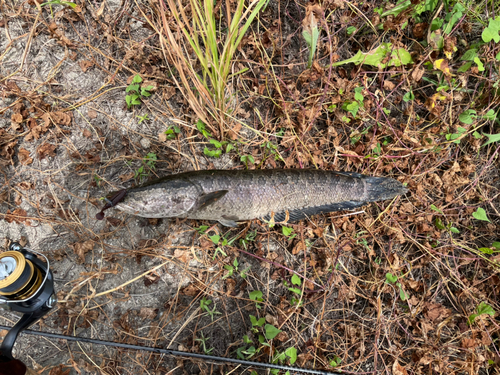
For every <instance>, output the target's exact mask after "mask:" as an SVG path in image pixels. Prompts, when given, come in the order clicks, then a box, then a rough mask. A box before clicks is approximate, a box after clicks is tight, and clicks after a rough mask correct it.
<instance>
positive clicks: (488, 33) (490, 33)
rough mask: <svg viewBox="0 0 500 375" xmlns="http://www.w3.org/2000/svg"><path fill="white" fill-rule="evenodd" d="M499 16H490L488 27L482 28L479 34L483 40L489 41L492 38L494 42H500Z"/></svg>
mask: <svg viewBox="0 0 500 375" xmlns="http://www.w3.org/2000/svg"><path fill="white" fill-rule="evenodd" d="M499 31H500V16H499V17H497V18H495V19H494V20H493V19H491V18H490V22H489V24H488V27H487V28H485V29H484V30H483V33H482V34H481V38H482V39H483V42H485V43H489V42H491V40H494V41H495V43H498V42H500V35H499Z"/></svg>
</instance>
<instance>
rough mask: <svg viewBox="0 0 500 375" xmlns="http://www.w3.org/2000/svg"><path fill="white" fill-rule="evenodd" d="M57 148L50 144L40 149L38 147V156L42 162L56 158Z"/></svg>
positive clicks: (45, 144)
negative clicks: (49, 158)
mask: <svg viewBox="0 0 500 375" xmlns="http://www.w3.org/2000/svg"><path fill="white" fill-rule="evenodd" d="M55 151H56V146H55V145H53V144H50V143H44V144H43V145H41V146H40V147H38V150H37V151H36V152H37V154H38V158H39V159H40V160H43V159H45V158H46V157H47V156H51V157H54V156H56V152H55Z"/></svg>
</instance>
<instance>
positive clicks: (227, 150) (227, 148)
mask: <svg viewBox="0 0 500 375" xmlns="http://www.w3.org/2000/svg"><path fill="white" fill-rule="evenodd" d="M233 148H234V146H233V144H232V143H229V144H228V145H227V147H226V154H228V153H229V151H231V150H232V149H233Z"/></svg>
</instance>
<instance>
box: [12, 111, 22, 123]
mask: <svg viewBox="0 0 500 375" xmlns="http://www.w3.org/2000/svg"><path fill="white" fill-rule="evenodd" d="M10 119H11V121H12V122H16V123H18V124H20V123H21V122H23V115H21V114H20V113H14V114H13V115H12V116H11V117H10Z"/></svg>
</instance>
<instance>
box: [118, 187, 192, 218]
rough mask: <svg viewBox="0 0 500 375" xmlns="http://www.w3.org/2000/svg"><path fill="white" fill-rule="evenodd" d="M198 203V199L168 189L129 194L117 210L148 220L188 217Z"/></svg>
mask: <svg viewBox="0 0 500 375" xmlns="http://www.w3.org/2000/svg"><path fill="white" fill-rule="evenodd" d="M195 203H196V197H194V196H190V195H186V194H173V192H172V191H168V190H166V189H163V191H161V190H157V189H150V190H143V191H139V192H129V194H128V195H127V197H126V198H125V199H124V200H123V201H122V202H120V203H118V204H117V205H116V206H115V208H117V209H119V210H120V211H123V212H126V213H128V214H131V215H136V216H140V217H146V218H162V217H186V216H187V214H188V212H189V210H191V209H192V208H193V206H194V205H195Z"/></svg>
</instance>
